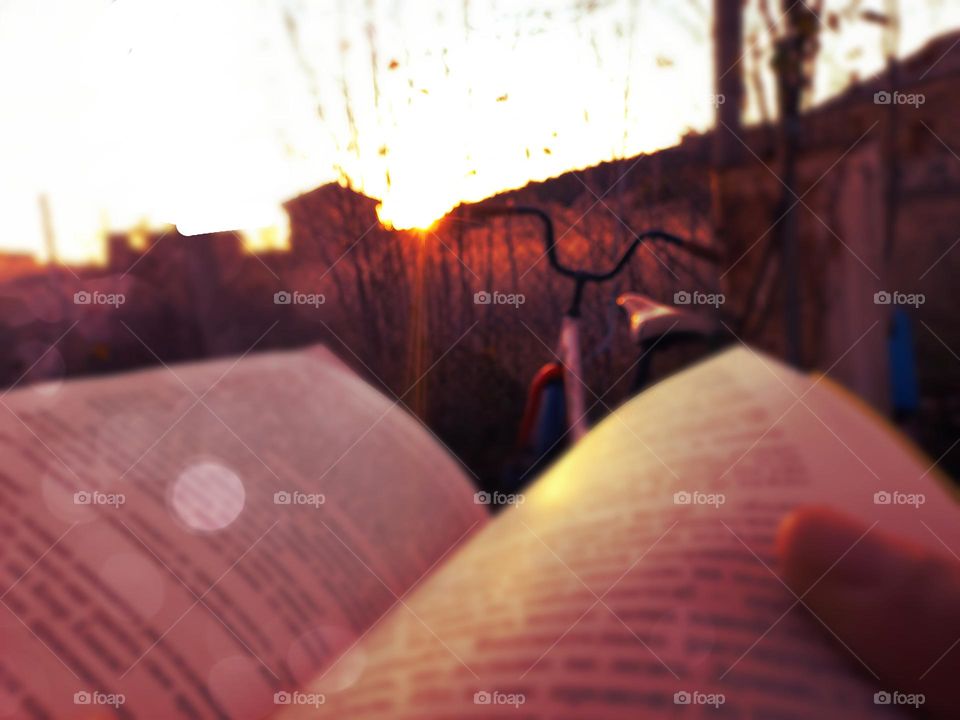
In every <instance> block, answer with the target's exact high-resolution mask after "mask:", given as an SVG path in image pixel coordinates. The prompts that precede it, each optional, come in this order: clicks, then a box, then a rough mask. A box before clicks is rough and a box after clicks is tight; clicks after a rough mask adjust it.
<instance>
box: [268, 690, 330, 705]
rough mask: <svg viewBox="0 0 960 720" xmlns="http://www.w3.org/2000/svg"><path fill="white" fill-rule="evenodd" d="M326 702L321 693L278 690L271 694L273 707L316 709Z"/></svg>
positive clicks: (325, 697) (324, 696)
mask: <svg viewBox="0 0 960 720" xmlns="http://www.w3.org/2000/svg"><path fill="white" fill-rule="evenodd" d="M326 701H327V696H326V695H324V694H323V693H307V692H300V691H299V690H297V691H294V692H287V691H286V690H278V691H277V692H275V693H274V694H273V704H274V705H309V706H310V707H315V708H318V707H320V706H321V705H323V704H324V703H325V702H326Z"/></svg>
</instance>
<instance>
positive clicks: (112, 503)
mask: <svg viewBox="0 0 960 720" xmlns="http://www.w3.org/2000/svg"><path fill="white" fill-rule="evenodd" d="M126 502H127V496H126V495H124V494H123V493H105V492H100V491H99V490H79V491H77V492H75V493H74V494H73V504H74V505H106V506H108V507H120V506H121V505H123V504H124V503H126Z"/></svg>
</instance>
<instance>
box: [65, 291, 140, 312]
mask: <svg viewBox="0 0 960 720" xmlns="http://www.w3.org/2000/svg"><path fill="white" fill-rule="evenodd" d="M126 301H127V296H126V295H124V294H123V293H105V292H100V291H99V290H94V291H93V292H89V291H87V290H78V291H77V292H75V293H74V294H73V304H74V305H110V306H111V307H115V308H118V307H120V306H121V305H123V304H124V303H125V302H126Z"/></svg>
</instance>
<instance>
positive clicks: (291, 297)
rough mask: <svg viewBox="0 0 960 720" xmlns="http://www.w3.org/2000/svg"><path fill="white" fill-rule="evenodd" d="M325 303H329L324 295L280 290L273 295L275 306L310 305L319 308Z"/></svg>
mask: <svg viewBox="0 0 960 720" xmlns="http://www.w3.org/2000/svg"><path fill="white" fill-rule="evenodd" d="M325 302H327V298H326V296H325V295H324V294H323V293H305V292H300V291H299V290H294V291H293V292H289V291H287V290H278V291H277V292H275V293H274V294H273V304H274V305H310V306H311V307H315V308H317V307H320V306H321V305H323V304H324V303H325Z"/></svg>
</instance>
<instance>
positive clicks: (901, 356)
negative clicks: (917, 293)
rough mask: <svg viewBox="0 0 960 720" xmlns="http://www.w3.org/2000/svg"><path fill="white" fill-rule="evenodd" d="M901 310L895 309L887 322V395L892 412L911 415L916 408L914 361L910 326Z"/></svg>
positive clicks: (908, 317) (917, 398)
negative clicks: (888, 324)
mask: <svg viewBox="0 0 960 720" xmlns="http://www.w3.org/2000/svg"><path fill="white" fill-rule="evenodd" d="M912 325H913V324H912V322H911V320H910V316H909V315H908V314H907V311H906V310H904V309H903V308H900V307H898V308H896V309H895V310H894V311H893V317H892V318H891V320H890V340H889V345H890V350H889V351H890V395H891V399H892V400H893V409H894V412H895V413H896V414H898V415H902V414H910V413H913V412H915V411H916V410H917V408H919V406H920V383H919V382H918V380H917V358H916V353H915V352H914V348H913V327H912Z"/></svg>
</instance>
